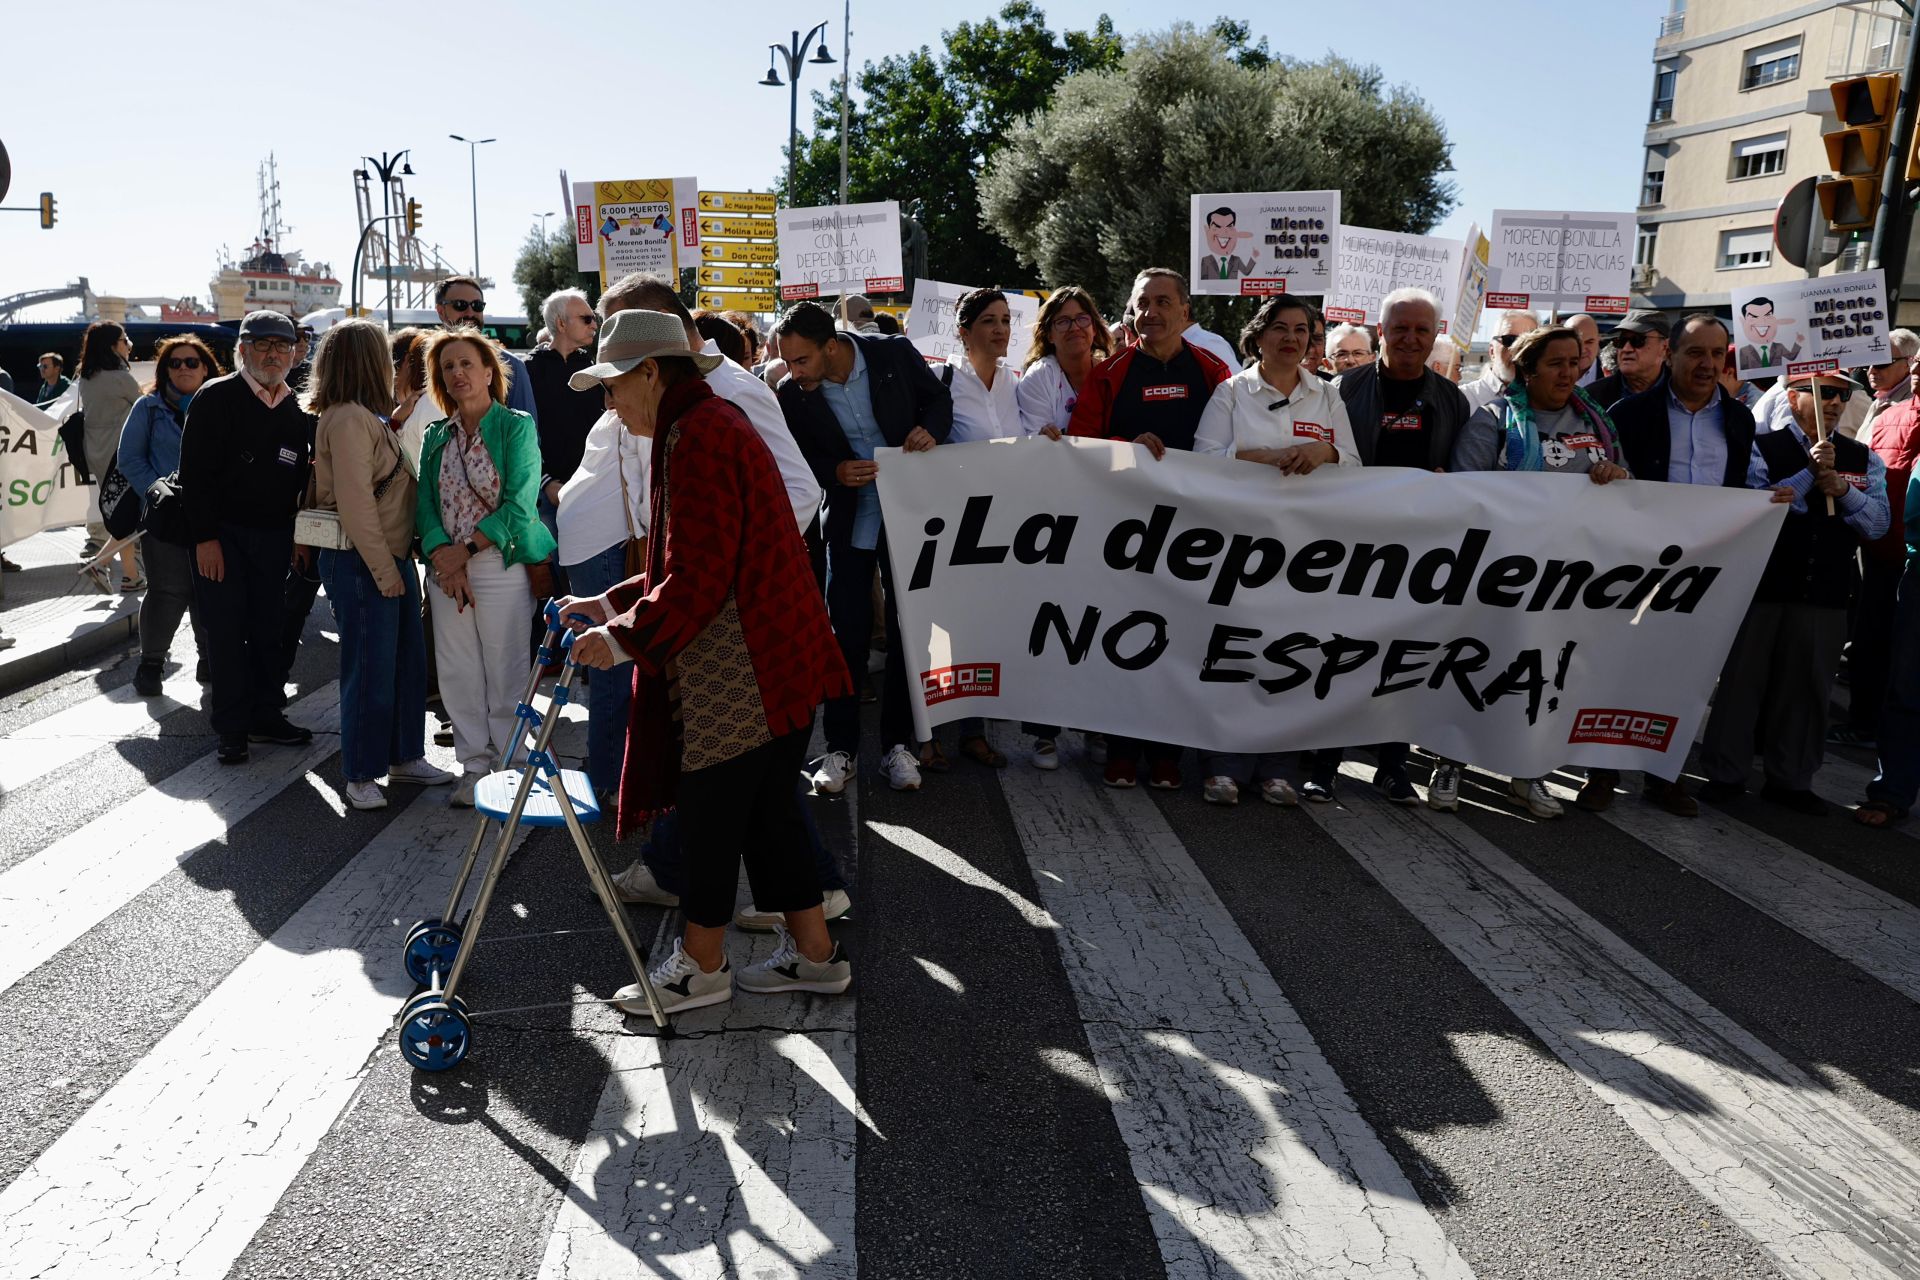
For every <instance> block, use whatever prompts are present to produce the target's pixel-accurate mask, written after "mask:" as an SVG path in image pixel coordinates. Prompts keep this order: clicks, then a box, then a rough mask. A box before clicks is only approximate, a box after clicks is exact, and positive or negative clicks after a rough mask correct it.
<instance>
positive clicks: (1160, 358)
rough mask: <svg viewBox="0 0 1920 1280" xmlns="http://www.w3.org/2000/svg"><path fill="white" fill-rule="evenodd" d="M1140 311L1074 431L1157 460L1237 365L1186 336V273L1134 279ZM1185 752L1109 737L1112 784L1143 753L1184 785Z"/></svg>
mask: <svg viewBox="0 0 1920 1280" xmlns="http://www.w3.org/2000/svg"><path fill="white" fill-rule="evenodd" d="M1133 312H1134V315H1135V317H1136V320H1135V323H1134V329H1135V331H1136V332H1137V333H1139V335H1140V341H1139V343H1138V345H1136V346H1131V347H1128V348H1127V349H1126V350H1124V351H1122V352H1121V353H1120V354H1119V355H1117V356H1114V357H1113V358H1112V359H1110V360H1104V361H1102V362H1101V363H1099V364H1097V365H1095V366H1094V367H1093V371H1092V372H1091V373H1089V374H1088V375H1087V379H1086V381H1085V382H1084V383H1083V384H1082V385H1081V387H1080V399H1079V403H1077V404H1076V405H1075V406H1074V409H1073V417H1072V419H1071V420H1070V421H1069V422H1068V423H1067V433H1068V434H1069V435H1076V436H1093V437H1096V438H1100V439H1107V440H1131V441H1133V442H1134V443H1136V444H1139V445H1142V446H1144V447H1145V448H1146V449H1147V450H1148V451H1149V452H1151V453H1152V454H1153V456H1154V457H1155V458H1159V457H1162V456H1164V455H1165V453H1166V451H1167V450H1168V449H1192V448H1193V433H1194V431H1195V429H1196V428H1198V427H1199V425H1200V415H1201V413H1203V412H1204V411H1205V410H1206V407H1207V401H1208V400H1209V399H1211V398H1212V396H1213V389H1214V388H1215V387H1217V386H1219V385H1220V384H1221V383H1222V382H1225V381H1226V380H1227V379H1228V378H1230V377H1232V376H1233V370H1231V369H1229V368H1228V367H1227V366H1226V364H1225V363H1224V362H1222V361H1221V359H1220V358H1219V357H1218V356H1216V355H1213V354H1212V353H1210V352H1207V351H1203V350H1201V349H1200V348H1199V347H1196V346H1194V345H1193V344H1192V343H1191V342H1188V341H1187V340H1186V339H1185V338H1183V337H1181V334H1182V333H1183V332H1185V330H1186V328H1187V325H1188V324H1189V323H1191V322H1192V320H1193V304H1192V300H1191V298H1190V297H1189V296H1188V294H1187V281H1186V277H1184V276H1182V275H1181V274H1180V273H1179V272H1177V271H1169V270H1167V269H1166V268H1164V267H1151V268H1149V269H1147V270H1145V271H1142V272H1141V273H1140V275H1139V277H1138V278H1137V279H1135V280H1134V282H1133ZM1181 750H1182V748H1180V747H1177V746H1174V745H1172V744H1170V743H1165V742H1144V741H1140V740H1137V739H1134V738H1117V737H1109V738H1108V739H1107V774H1106V780H1107V785H1108V786H1110V787H1131V786H1134V785H1135V784H1136V783H1137V782H1138V781H1139V776H1140V764H1139V761H1140V757H1141V755H1142V754H1144V755H1145V756H1146V759H1147V784H1148V785H1149V786H1153V787H1158V788H1160V789H1162V790H1167V791H1173V790H1178V789H1179V787H1180V782H1181V779H1180V752H1181Z"/></svg>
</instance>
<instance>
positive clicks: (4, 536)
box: [0, 382, 93, 547]
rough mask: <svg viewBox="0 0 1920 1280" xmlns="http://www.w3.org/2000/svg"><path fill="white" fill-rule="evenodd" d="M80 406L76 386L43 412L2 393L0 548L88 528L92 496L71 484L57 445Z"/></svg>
mask: <svg viewBox="0 0 1920 1280" xmlns="http://www.w3.org/2000/svg"><path fill="white" fill-rule="evenodd" d="M79 400H80V384H79V383H77V382H76V383H74V385H73V386H72V387H70V388H69V389H68V391H67V393H66V394H65V395H63V396H61V397H60V398H59V399H58V400H55V401H54V402H53V403H52V404H50V405H47V406H46V408H45V409H36V408H34V406H33V405H32V404H31V403H29V402H28V401H25V400H22V399H21V398H20V397H19V396H17V395H14V394H13V393H12V392H11V391H0V547H5V546H10V545H11V544H13V543H15V542H18V541H20V539H22V538H24V537H27V536H28V535H29V534H35V533H38V532H40V531H41V530H42V529H58V528H60V527H62V526H64V525H70V524H84V523H86V519H87V508H88V500H89V499H90V498H91V497H92V496H93V490H92V489H90V488H88V487H87V486H86V485H83V484H80V483H79V482H78V481H76V480H75V479H74V477H73V468H72V467H71V466H69V465H68V463H67V452H66V448H65V446H64V445H63V444H62V443H61V441H60V423H61V422H62V421H63V420H64V419H65V418H66V417H67V415H68V414H70V413H72V412H73V411H74V410H75V409H77V408H78V407H79ZM47 409H51V410H53V413H49V412H47V411H46V410H47ZM55 414H58V416H57V417H56V416H55Z"/></svg>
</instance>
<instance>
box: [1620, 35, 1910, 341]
mask: <svg viewBox="0 0 1920 1280" xmlns="http://www.w3.org/2000/svg"><path fill="white" fill-rule="evenodd" d="M1671 3H1672V10H1671V12H1669V13H1668V15H1667V16H1666V18H1665V19H1664V20H1663V21H1662V22H1661V24H1660V29H1659V34H1658V38H1657V40H1656V42H1655V44H1654V47H1653V85H1652V90H1653V92H1652V101H1651V105H1650V107H1649V110H1648V116H1647V130H1646V148H1645V152H1644V167H1643V169H1642V173H1641V179H1640V189H1639V192H1638V200H1637V203H1638V212H1639V218H1638V222H1639V238H1638V243H1637V244H1636V245H1635V256H1634V262H1635V267H1634V279H1633V291H1634V305H1636V306H1651V307H1657V308H1660V309H1662V310H1665V311H1669V312H1676V313H1677V312H1682V311H1690V310H1696V309H1713V308H1723V307H1725V306H1726V305H1727V301H1728V296H1729V294H1730V292H1731V291H1732V290H1733V289H1735V288H1741V287H1745V286H1747V285H1750V284H1761V283H1767V282H1771V281H1774V280H1786V279H1796V278H1800V277H1803V276H1804V275H1805V274H1806V273H1805V272H1804V271H1803V270H1801V269H1800V268H1798V267H1795V266H1793V265H1792V264H1790V263H1788V262H1786V261H1785V260H1784V259H1783V258H1781V257H1780V255H1779V254H1777V253H1776V252H1775V251H1774V244H1773V221H1774V213H1775V210H1776V209H1777V208H1778V206H1779V204H1780V201H1781V199H1782V197H1784V196H1785V195H1786V194H1787V191H1788V189H1789V188H1791V187H1792V186H1793V184H1794V183H1796V182H1798V181H1800V180H1801V179H1802V178H1806V177H1808V176H1810V175H1814V174H1822V175H1824V174H1825V173H1826V172H1827V156H1826V149H1825V147H1824V145H1823V144H1822V142H1821V137H1820V135H1821V133H1822V132H1823V131H1824V130H1826V129H1828V128H1833V127H1836V126H1835V125H1834V122H1833V116H1832V103H1831V100H1830V95H1829V93H1828V85H1829V84H1830V83H1831V82H1832V81H1834V80H1837V79H1841V78H1844V77H1847V76H1856V75H1864V74H1867V73H1869V72H1876V71H1898V70H1901V69H1902V68H1903V67H1904V65H1905V62H1906V56H1907V46H1906V41H1907V30H1908V21H1909V20H1908V18H1907V16H1906V15H1905V14H1904V13H1902V12H1901V11H1900V9H1899V7H1898V6H1897V5H1896V4H1894V3H1893V2H1892V0H1872V2H1868V3H1848V2H1846V0H1811V2H1809V0H1671ZM1865 256H1866V244H1865V241H1864V237H1862V238H1861V239H1860V240H1859V242H1857V243H1849V244H1848V245H1847V247H1846V248H1845V249H1844V250H1843V251H1842V254H1841V257H1840V259H1839V261H1837V262H1835V263H1834V264H1833V265H1832V266H1830V267H1828V268H1826V270H1827V271H1828V272H1837V271H1848V270H1855V269H1858V267H1859V266H1861V265H1862V264H1863V263H1864V261H1865ZM1909 278H1913V277H1912V276H1911V275H1910V276H1909ZM1916 305H1920V303H1916ZM1906 310H1907V308H1906V307H1904V306H1903V307H1902V312H1903V313H1905V311H1906ZM1903 318H1904V314H1903Z"/></svg>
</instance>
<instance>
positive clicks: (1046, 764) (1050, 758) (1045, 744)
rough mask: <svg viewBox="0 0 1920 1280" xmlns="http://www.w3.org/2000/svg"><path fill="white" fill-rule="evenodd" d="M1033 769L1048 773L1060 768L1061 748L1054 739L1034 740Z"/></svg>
mask: <svg viewBox="0 0 1920 1280" xmlns="http://www.w3.org/2000/svg"><path fill="white" fill-rule="evenodd" d="M1033 767H1034V768H1036V769H1044V770H1046V771H1047V772H1048V773H1051V772H1053V771H1054V770H1055V769H1058V768H1059V767H1060V748H1059V746H1058V745H1057V744H1056V743H1055V742H1054V740H1053V739H1052V738H1035V739H1034V740H1033Z"/></svg>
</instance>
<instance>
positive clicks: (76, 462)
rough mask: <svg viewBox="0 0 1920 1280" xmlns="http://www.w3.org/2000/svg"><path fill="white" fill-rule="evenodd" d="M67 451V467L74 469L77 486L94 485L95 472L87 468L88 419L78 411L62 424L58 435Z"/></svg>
mask: <svg viewBox="0 0 1920 1280" xmlns="http://www.w3.org/2000/svg"><path fill="white" fill-rule="evenodd" d="M57 434H58V435H59V437H60V444H61V446H62V447H63V448H65V449H66V451H67V465H68V466H70V467H72V468H73V479H74V482H75V483H76V484H92V483H93V472H92V471H90V470H89V469H88V468H87V417H86V415H85V414H83V413H81V412H80V411H78V410H75V411H74V414H73V416H72V417H70V418H68V419H67V420H66V421H65V422H63V423H61V424H60V430H59V432H58V433H57Z"/></svg>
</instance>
